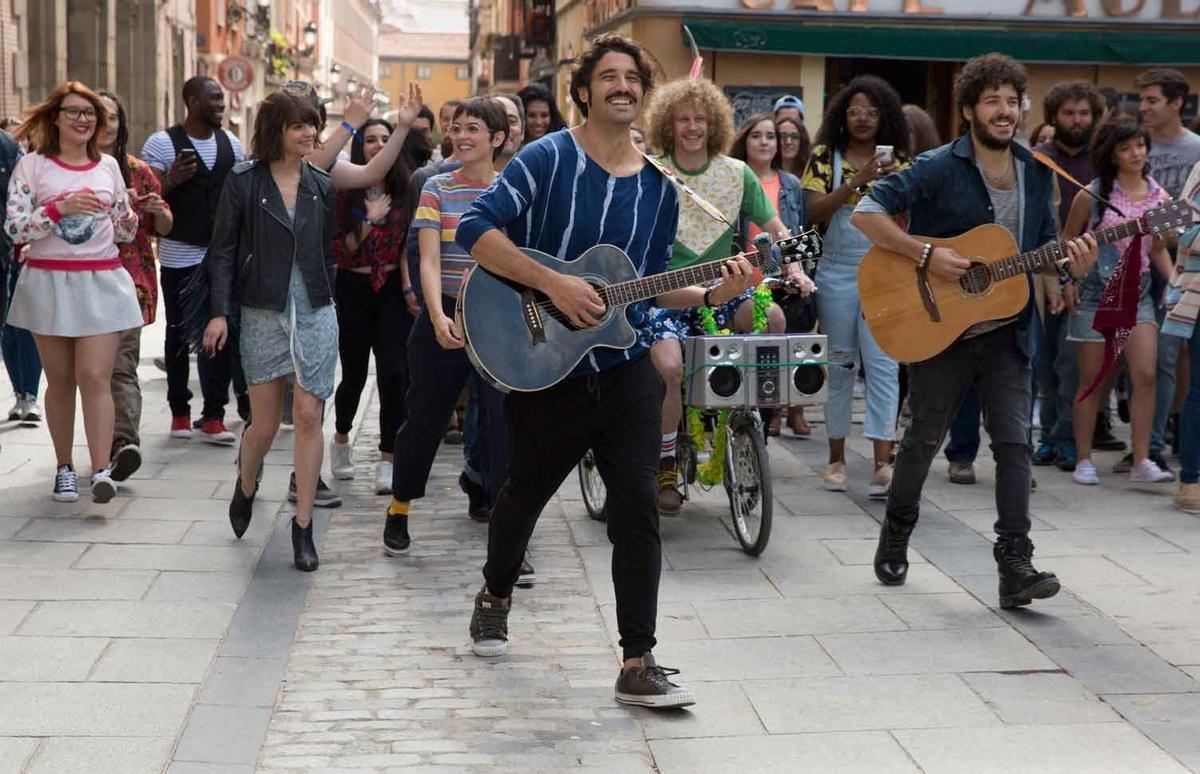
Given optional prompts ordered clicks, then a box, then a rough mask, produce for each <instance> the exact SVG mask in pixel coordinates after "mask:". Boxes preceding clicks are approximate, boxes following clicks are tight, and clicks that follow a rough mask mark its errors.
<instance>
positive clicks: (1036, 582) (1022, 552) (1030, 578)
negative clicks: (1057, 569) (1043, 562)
mask: <svg viewBox="0 0 1200 774" xmlns="http://www.w3.org/2000/svg"><path fill="white" fill-rule="evenodd" d="M992 556H994V557H996V570H997V572H999V574H1000V607H1001V608H1004V609H1006V610H1007V609H1009V608H1014V607H1021V606H1022V605H1028V604H1029V603H1030V602H1032V601H1033V600H1035V599H1049V598H1050V597H1052V596H1054V595H1055V594H1057V593H1058V590H1059V588H1060V585H1059V582H1058V577H1057V576H1056V575H1055V574H1054V573H1052V572H1038V571H1037V569H1036V568H1035V567H1034V566H1033V562H1032V561H1031V560H1032V559H1033V542H1032V541H1030V539H1029V538H1027V537H1002V538H1000V539H999V540H997V541H996V545H995V546H993V547H992Z"/></svg>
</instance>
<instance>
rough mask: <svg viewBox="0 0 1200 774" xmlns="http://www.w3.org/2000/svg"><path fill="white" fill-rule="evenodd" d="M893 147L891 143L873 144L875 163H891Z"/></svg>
mask: <svg viewBox="0 0 1200 774" xmlns="http://www.w3.org/2000/svg"><path fill="white" fill-rule="evenodd" d="M894 151H895V148H894V147H892V146H891V145H876V146H875V163H876V164H891V163H892V161H893V156H894Z"/></svg>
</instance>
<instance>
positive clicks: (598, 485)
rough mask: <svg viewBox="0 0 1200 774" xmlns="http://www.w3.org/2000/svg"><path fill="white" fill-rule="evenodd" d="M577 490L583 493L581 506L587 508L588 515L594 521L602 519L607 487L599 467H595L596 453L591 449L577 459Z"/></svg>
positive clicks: (603, 517)
mask: <svg viewBox="0 0 1200 774" xmlns="http://www.w3.org/2000/svg"><path fill="white" fill-rule="evenodd" d="M579 490H580V491H581V492H582V493H583V507H584V508H587V513H588V516H591V517H592V518H593V519H595V520H596V521H604V520H605V519H606V518H607V517H606V516H605V514H604V503H605V501H606V500H607V499H608V489H607V488H605V486H604V479H603V478H601V477H600V469H599V468H598V467H596V455H594V454H593V453H592V450H591V449H588V450H587V453H586V454H584V455H583V459H581V460H580V461H579Z"/></svg>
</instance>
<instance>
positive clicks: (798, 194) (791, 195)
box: [738, 169, 808, 250]
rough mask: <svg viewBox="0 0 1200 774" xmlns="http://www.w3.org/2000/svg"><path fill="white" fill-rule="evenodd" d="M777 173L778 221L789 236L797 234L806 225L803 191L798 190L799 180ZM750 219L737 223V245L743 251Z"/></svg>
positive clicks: (745, 218)
mask: <svg viewBox="0 0 1200 774" xmlns="http://www.w3.org/2000/svg"><path fill="white" fill-rule="evenodd" d="M776 171H777V172H778V173H779V219H780V220H781V221H783V225H784V227H785V228H786V229H787V230H788V231H789V232H790V233H791V234H793V235H794V234H799V233H800V232H801V231H802V230H803V229H804V227H805V226H807V225H808V212H807V211H806V210H805V209H804V191H803V190H802V189H801V188H800V178H798V177H796V176H795V175H793V174H792V173H791V172H785V171H783V170H782V169H779V170H776ZM749 228H750V219H749V218H747V217H744V216H743V217H742V218H741V219H740V220H739V221H738V234H739V240H738V244H739V246H740V247H741V249H743V250H745V249H746V247H747V246H746V245H744V244H743V243H744V242H745V241H746V234H747V233H748V232H749Z"/></svg>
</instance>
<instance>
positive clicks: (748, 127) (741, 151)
mask: <svg viewBox="0 0 1200 774" xmlns="http://www.w3.org/2000/svg"><path fill="white" fill-rule="evenodd" d="M763 121H767V122H769V123H770V124H771V129H773V130H774V129H775V117H774V116H773V115H772V114H771V113H755V114H754V115H752V116H750V117H749V118H747V119H746V120H745V121H744V122H743V123H742V127H741V128H740V129H738V130H737V134H735V135H734V136H733V145H731V146H730V148H729V155H730V156H732V157H733V158H735V159H738V160H739V161H746V162H749V159H748V158H747V154H746V142H747V141H748V140H749V139H750V133H751V132H753V131H754V129H755V128H756V127H757V126H758V125H759V124H761V123H762V122H763ZM776 132H778V130H776ZM782 148H783V143H781V142H779V138H778V136H776V139H775V157H774V158H772V159H771V169H779V168H780V167H782V166H783V150H782Z"/></svg>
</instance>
